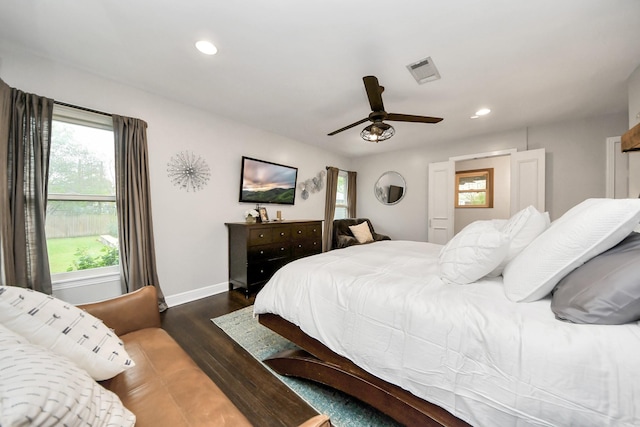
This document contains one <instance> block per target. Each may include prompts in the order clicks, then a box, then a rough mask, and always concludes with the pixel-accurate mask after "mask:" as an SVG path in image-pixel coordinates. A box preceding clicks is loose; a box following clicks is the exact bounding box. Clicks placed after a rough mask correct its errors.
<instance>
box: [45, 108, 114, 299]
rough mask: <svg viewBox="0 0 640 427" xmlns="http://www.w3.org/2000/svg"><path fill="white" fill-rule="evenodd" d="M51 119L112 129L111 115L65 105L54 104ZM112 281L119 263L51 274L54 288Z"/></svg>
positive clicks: (71, 197) (53, 196) (76, 197)
mask: <svg viewBox="0 0 640 427" xmlns="http://www.w3.org/2000/svg"><path fill="white" fill-rule="evenodd" d="M53 120H55V121H59V122H66V123H73V124H77V125H82V126H90V127H95V128H98V129H104V130H110V131H113V119H112V117H110V116H107V115H103V114H97V113H92V112H90V111H85V110H82V109H80V108H73V107H69V106H66V105H59V104H54V107H53ZM114 144H115V141H114ZM47 200H62V201H98V202H100V201H104V202H115V201H116V197H115V196H100V195H83V194H57V193H49V194H48V195H47ZM113 281H118V282H119V281H120V265H113V266H109V267H100V268H91V269H88V270H77V271H68V272H64V273H55V274H51V282H52V287H53V289H54V290H62V289H68V288H75V287H83V286H92V285H97V284H101V283H106V282H113Z"/></svg>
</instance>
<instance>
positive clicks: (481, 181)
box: [456, 168, 493, 208]
mask: <svg viewBox="0 0 640 427" xmlns="http://www.w3.org/2000/svg"><path fill="white" fill-rule="evenodd" d="M492 207H493V168H489V169H477V170H470V171H460V172H456V208H492Z"/></svg>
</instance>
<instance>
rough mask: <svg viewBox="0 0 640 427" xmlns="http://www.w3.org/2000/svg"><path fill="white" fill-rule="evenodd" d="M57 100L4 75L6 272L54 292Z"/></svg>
mask: <svg viewBox="0 0 640 427" xmlns="http://www.w3.org/2000/svg"><path fill="white" fill-rule="evenodd" d="M52 114H53V100H52V99H48V98H44V97H40V96H37V95H34V94H29V93H25V92H22V91H21V90H18V89H14V88H11V87H9V86H8V85H7V84H6V83H5V82H4V81H2V80H0V165H2V168H1V169H0V170H1V171H2V173H0V175H1V176H0V241H1V245H0V252H1V257H0V278H1V280H2V281H1V282H0V283H2V284H3V285H11V286H20V287H25V288H30V289H34V290H37V291H40V292H44V293H46V294H49V295H51V292H52V288H51V272H50V271H49V257H48V254H47V241H46V236H45V231H44V230H45V213H46V209H47V180H48V177H49V152H50V148H51V121H52Z"/></svg>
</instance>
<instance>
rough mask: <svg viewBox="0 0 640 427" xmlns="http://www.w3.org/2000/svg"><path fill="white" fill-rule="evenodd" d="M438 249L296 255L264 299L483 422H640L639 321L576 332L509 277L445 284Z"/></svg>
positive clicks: (367, 248) (387, 246)
mask: <svg viewBox="0 0 640 427" xmlns="http://www.w3.org/2000/svg"><path fill="white" fill-rule="evenodd" d="M440 248H441V246H439V245H434V244H430V243H421V242H407V241H383V242H377V243H374V244H369V245H361V246H352V247H349V248H345V249H340V250H335V251H330V252H326V253H323V254H320V255H316V256H312V257H308V258H304V259H300V260H298V261H295V262H293V263H290V264H288V265H286V266H285V267H283V268H282V269H280V270H279V271H278V272H277V273H276V274H275V275H274V276H273V278H272V279H271V280H270V281H269V283H267V285H265V287H264V288H263V289H262V290H261V291H260V293H259V294H258V296H257V298H256V301H255V306H254V311H255V313H256V314H261V313H275V314H278V315H280V316H281V317H283V318H285V319H287V320H289V321H290V322H292V323H295V324H297V325H299V326H300V327H301V328H302V330H303V331H304V332H305V333H307V334H308V335H310V336H312V337H314V338H316V339H318V340H320V341H321V342H322V343H324V344H325V345H326V346H327V347H329V348H330V349H332V350H333V351H335V352H336V353H338V354H341V355H343V356H345V357H348V358H349V359H351V360H352V361H353V362H354V363H356V364H357V365H359V366H360V367H362V368H363V369H365V370H367V371H368V372H370V373H372V374H374V375H376V376H377V377H380V378H382V379H384V380H386V381H388V382H391V383H393V384H396V385H398V386H400V387H402V388H404V389H406V390H409V391H410V392H411V393H413V394H415V395H416V396H419V397H421V398H423V399H425V400H427V401H429V402H432V403H435V404H437V405H439V406H441V407H443V408H445V409H446V410H448V411H449V412H451V413H452V414H454V415H456V416H457V417H459V418H461V419H463V420H465V421H467V422H469V423H471V424H472V425H476V426H523V425H554V426H569V425H572V426H610V425H620V426H623V425H624V426H626V425H628V426H638V425H640V325H639V324H638V323H634V324H628V325H623V326H596V325H575V324H569V323H564V322H561V321H559V320H556V319H555V318H554V315H553V313H552V312H551V309H550V308H549V304H550V302H549V299H543V300H541V301H537V302H533V303H513V302H511V301H509V300H508V299H507V298H506V297H505V295H504V292H503V289H502V278H501V277H499V278H496V279H491V280H481V281H479V282H476V283H473V284H470V285H465V286H459V285H445V284H443V283H442V282H441V281H440V279H439V278H438V271H437V270H438V267H437V257H438V253H439V251H440Z"/></svg>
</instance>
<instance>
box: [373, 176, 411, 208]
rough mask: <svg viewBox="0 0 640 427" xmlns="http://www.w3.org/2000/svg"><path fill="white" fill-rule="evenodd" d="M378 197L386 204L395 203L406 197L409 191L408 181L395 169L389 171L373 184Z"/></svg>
mask: <svg viewBox="0 0 640 427" xmlns="http://www.w3.org/2000/svg"><path fill="white" fill-rule="evenodd" d="M373 191H374V193H375V195H376V198H377V199H378V200H380V203H382V204H384V205H395V204H396V203H399V202H400V200H402V199H403V198H404V195H405V194H406V192H407V183H406V182H405V180H404V178H403V177H402V175H400V174H399V173H398V172H395V171H387V172H385V173H383V174H382V175H380V178H378V180H377V181H376V184H375V185H374V186H373Z"/></svg>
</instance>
